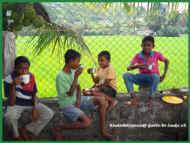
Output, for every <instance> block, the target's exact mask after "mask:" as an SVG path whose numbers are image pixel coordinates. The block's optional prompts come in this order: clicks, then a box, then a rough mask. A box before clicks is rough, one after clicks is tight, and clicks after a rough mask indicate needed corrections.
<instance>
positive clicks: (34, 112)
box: [32, 108, 40, 122]
mask: <svg viewBox="0 0 190 143" xmlns="http://www.w3.org/2000/svg"><path fill="white" fill-rule="evenodd" d="M39 117H40V113H39V112H38V110H36V109H35V108H34V109H32V121H33V122H35V121H37V120H38V119H39Z"/></svg>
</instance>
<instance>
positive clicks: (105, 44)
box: [16, 35, 188, 97]
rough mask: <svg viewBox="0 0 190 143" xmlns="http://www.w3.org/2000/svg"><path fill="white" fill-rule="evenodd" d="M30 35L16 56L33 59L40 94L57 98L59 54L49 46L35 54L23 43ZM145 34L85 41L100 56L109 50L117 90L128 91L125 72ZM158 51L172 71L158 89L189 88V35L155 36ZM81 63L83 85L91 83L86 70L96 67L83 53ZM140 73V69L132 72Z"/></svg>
mask: <svg viewBox="0 0 190 143" xmlns="http://www.w3.org/2000/svg"><path fill="white" fill-rule="evenodd" d="M29 38H30V37H17V41H16V46H17V55H25V56H27V57H29V59H30V60H31V68H30V71H31V72H33V73H34V74H35V76H36V80H37V85H38V96H39V97H54V96H56V95H57V94H56V90H55V77H56V75H57V73H58V72H59V71H60V70H61V69H62V67H63V60H62V61H60V60H59V59H58V58H57V56H56V55H51V52H50V49H47V50H45V51H44V52H43V53H42V54H41V55H40V56H34V55H33V53H32V49H31V48H30V47H25V46H24V44H23V43H24V41H25V40H27V39H29ZM141 39H142V37H140V36H88V37H85V41H86V43H87V45H88V46H89V48H90V50H91V51H92V53H93V57H94V58H95V59H97V55H98V53H99V52H100V51H102V50H108V51H109V52H110V53H111V56H112V61H111V63H112V65H113V67H114V68H115V70H116V74H117V81H118V82H117V85H118V92H127V91H126V88H125V85H124V82H123V79H122V75H123V73H125V72H126V67H127V65H128V64H129V62H130V60H131V59H132V57H133V56H134V55H135V54H136V53H137V52H139V51H140V50H141V48H140V44H141ZM155 44H156V47H155V50H156V51H160V52H161V53H163V54H164V55H165V56H166V57H167V58H168V59H169V60H170V65H169V71H168V74H167V77H166V79H165V80H164V82H163V83H161V84H160V86H159V90H161V89H167V88H179V87H187V85H188V37H187V36H186V35H185V36H181V37H156V38H155ZM81 63H82V64H83V65H84V66H85V67H86V68H85V70H84V72H83V74H82V75H81V77H80V83H81V86H82V88H87V87H90V86H91V85H92V80H91V78H90V76H89V75H88V74H87V72H86V69H87V68H89V67H95V65H94V63H93V62H92V60H90V58H89V57H88V56H87V55H86V54H83V53H82V59H81ZM159 68H160V72H161V73H163V63H160V67H159ZM133 72H134V73H137V71H133Z"/></svg>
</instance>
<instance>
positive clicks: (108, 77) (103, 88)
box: [84, 51, 118, 110]
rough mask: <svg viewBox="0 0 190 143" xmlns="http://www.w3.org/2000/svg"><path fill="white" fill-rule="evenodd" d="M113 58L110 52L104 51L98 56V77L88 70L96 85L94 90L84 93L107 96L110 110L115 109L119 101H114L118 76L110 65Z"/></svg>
mask: <svg viewBox="0 0 190 143" xmlns="http://www.w3.org/2000/svg"><path fill="white" fill-rule="evenodd" d="M110 61H111V56H110V53H109V52H108V51H102V52H100V53H99V55H98V63H99V68H98V69H97V71H96V76H94V74H93V72H91V71H90V69H89V70H88V73H90V74H91V77H92V79H93V81H94V83H95V86H94V88H92V89H89V90H86V91H84V94H93V95H97V96H98V95H99V93H101V94H102V93H103V94H105V97H106V99H107V100H108V102H109V105H110V106H109V108H108V110H110V109H111V108H113V107H115V106H116V104H117V102H118V101H117V100H114V99H113V97H115V96H116V94H117V85H116V74H115V70H114V68H113V67H112V65H111V64H110Z"/></svg>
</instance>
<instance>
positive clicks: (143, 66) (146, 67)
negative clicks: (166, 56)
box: [137, 64, 148, 69]
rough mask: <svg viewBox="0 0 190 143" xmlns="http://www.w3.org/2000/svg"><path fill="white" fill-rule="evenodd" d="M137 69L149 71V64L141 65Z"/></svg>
mask: <svg viewBox="0 0 190 143" xmlns="http://www.w3.org/2000/svg"><path fill="white" fill-rule="evenodd" d="M137 67H138V68H140V69H148V65H147V64H139V65H137Z"/></svg>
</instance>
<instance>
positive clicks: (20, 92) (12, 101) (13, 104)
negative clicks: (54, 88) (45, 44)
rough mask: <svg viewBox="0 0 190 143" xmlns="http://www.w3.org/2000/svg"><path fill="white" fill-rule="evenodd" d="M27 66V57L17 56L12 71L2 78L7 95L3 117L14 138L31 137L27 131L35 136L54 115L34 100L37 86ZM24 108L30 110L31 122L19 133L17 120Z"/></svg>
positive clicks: (26, 138)
mask: <svg viewBox="0 0 190 143" xmlns="http://www.w3.org/2000/svg"><path fill="white" fill-rule="evenodd" d="M29 67H30V61H29V60H28V59H27V57H24V56H19V57H17V58H16V59H15V68H14V72H13V73H12V74H11V75H8V76H7V77H6V78H5V80H4V87H5V96H7V97H8V107H7V111H6V113H5V119H6V120H7V121H9V122H10V124H11V126H12V128H13V133H14V138H15V139H16V140H21V139H24V140H28V139H31V138H30V137H31V135H30V133H29V132H31V133H33V134H34V135H36V136H37V135H38V134H39V133H40V132H41V131H42V130H43V128H44V127H45V126H46V125H47V124H48V122H49V121H50V120H51V119H52V118H53V115H54V112H53V111H52V110H51V109H50V108H48V107H47V106H46V105H44V104H42V103H39V102H37V101H36V93H37V86H36V82H35V78H34V75H33V74H32V73H30V72H29ZM25 110H32V122H31V123H30V124H28V125H27V126H26V128H23V129H22V130H21V134H20V133H19V129H18V120H19V118H20V117H21V114H22V113H23V112H24V111H25ZM27 131H29V132H27Z"/></svg>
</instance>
